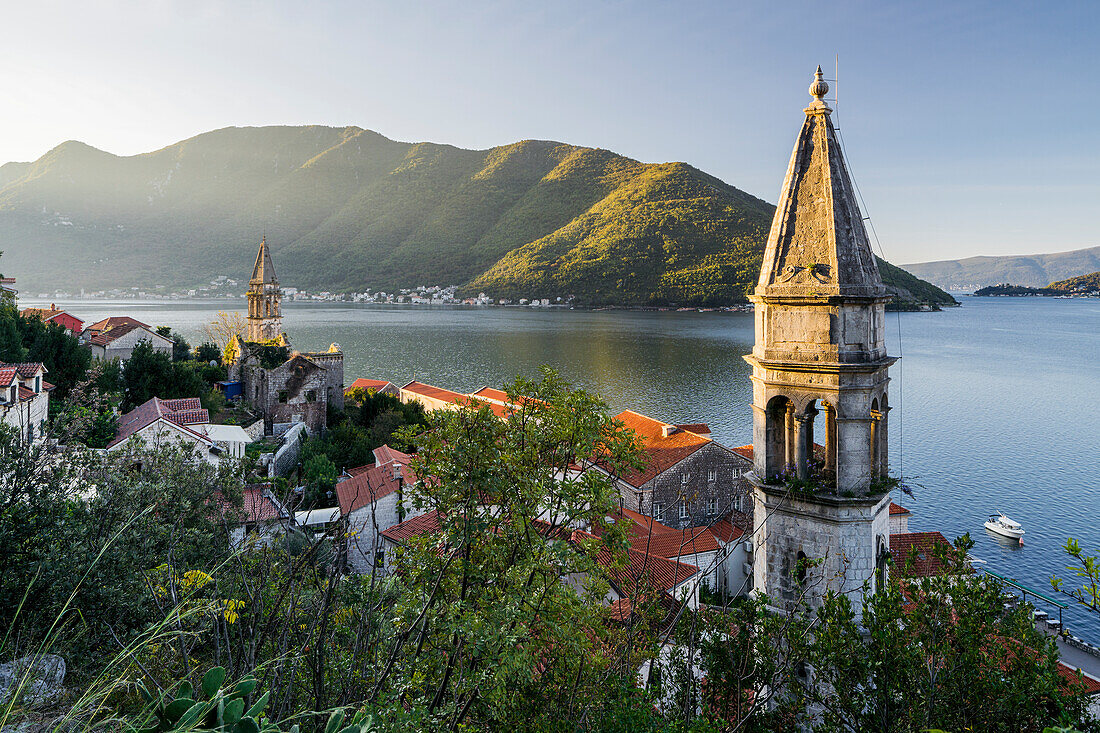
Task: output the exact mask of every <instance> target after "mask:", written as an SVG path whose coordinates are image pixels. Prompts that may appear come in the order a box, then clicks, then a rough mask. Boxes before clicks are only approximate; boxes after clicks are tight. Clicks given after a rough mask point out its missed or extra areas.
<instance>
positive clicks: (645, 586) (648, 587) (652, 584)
mask: <svg viewBox="0 0 1100 733" xmlns="http://www.w3.org/2000/svg"><path fill="white" fill-rule="evenodd" d="M586 538H592V539H595V535H592V534H589V533H588V532H582V531H580V530H578V531H576V532H574V533H573V536H572V538H571V541H573V542H580V541H582V540H584V539H586ZM626 552H627V565H626V567H622V568H619V567H612V559H613V558H612V554H611V551H610V550H608V549H607V548H601V549H600V550H599V552H598V553H597V554H596V561H597V562H598V563H600V564H601V565H603V566H604V568H606V569H607V573H608V576H609V577H610V578H611V581H612V582H613V583H614V584H615V587H616V588H618V589H619V592H620V595H625V596H627V597H628V598H636V597H638V596H640V595H643V594H645V593H647V592H648V591H658V592H662V593H663V592H668V591H671V590H672V589H674V588H675V587H676V586H678V585H680V584H682V583H684V582H685V581H687V580H690V579H691V578H693V577H695V576H696V575H698V574H699V568H697V567H695V566H694V565H689V564H688V563H685V562H679V561H677V560H668V559H666V558H663V557H660V556H658V555H651V554H649V553H647V552H643V551H641V550H636V549H634V548H630V549H628V550H627V551H626Z"/></svg>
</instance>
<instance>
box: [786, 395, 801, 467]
mask: <svg viewBox="0 0 1100 733" xmlns="http://www.w3.org/2000/svg"><path fill="white" fill-rule="evenodd" d="M784 443H785V444H786V446H787V448H786V451H787V452H786V457H785V459H784V460H785V465H784V466H783V469H784V470H785V471H789V470H791V469H792V468H794V466H795V464H796V463H797V461H798V452H797V448H796V447H795V445H796V437H795V428H794V404H793V403H790V402H788V403H787V417H786V440H785V441H784Z"/></svg>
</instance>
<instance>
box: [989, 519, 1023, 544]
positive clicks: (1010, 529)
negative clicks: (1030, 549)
mask: <svg viewBox="0 0 1100 733" xmlns="http://www.w3.org/2000/svg"><path fill="white" fill-rule="evenodd" d="M985 528H986V529H988V530H989V531H990V532H994V533H996V534H999V535H1001V536H1002V537H1008V538H1009V539H1013V540H1017V541H1018V542H1019V543H1020V544H1021V545H1022V544H1023V543H1024V528H1023V527H1021V526H1020V523H1019V522H1014V521H1012V520H1011V519H1009V518H1008V517H1006V516H1005V513H1004V512H1000V511H999V512H997V513H996V514H990V515H989V521H988V522H986V523H985Z"/></svg>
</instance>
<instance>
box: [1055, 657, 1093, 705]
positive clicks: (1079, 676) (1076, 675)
mask: <svg viewBox="0 0 1100 733" xmlns="http://www.w3.org/2000/svg"><path fill="white" fill-rule="evenodd" d="M1058 676H1059V677H1061V678H1062V679H1063V680H1065V681H1066V682H1068V683H1069V684H1071V685H1077V684H1080V685H1081V686H1082V687H1083V688H1084V689H1083V690H1082V691H1083V692H1084V693H1085V694H1086V695H1088V696H1090V697H1092V696H1095V695H1100V680H1098V679H1096V678H1095V677H1093V676H1091V675H1087V674H1084V673H1083V672H1082V671H1081V670H1079V669H1077V668H1076V667H1071V666H1070V665H1068V664H1066V663H1065V662H1061V661H1060V662H1058Z"/></svg>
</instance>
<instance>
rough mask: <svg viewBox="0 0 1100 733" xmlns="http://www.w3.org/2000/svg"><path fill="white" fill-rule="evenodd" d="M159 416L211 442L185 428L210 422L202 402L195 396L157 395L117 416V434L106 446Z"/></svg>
mask: <svg viewBox="0 0 1100 733" xmlns="http://www.w3.org/2000/svg"><path fill="white" fill-rule="evenodd" d="M161 418H164V419H166V420H169V421H171V422H173V423H175V424H176V425H179V426H180V427H182V428H183V429H184V430H186V431H187V432H189V433H191V434H193V435H195V436H197V437H198V438H200V439H201V440H202V442H204V443H209V442H211V441H210V440H209V439H208V438H207V437H206V436H203V435H199V434H198V433H196V432H195V431H193V430H190V429H189V428H187V426H188V425H196V424H201V423H208V422H210V414H209V413H208V412H207V411H206V410H204V409H202V403H201V402H200V401H199V399H198V398H197V397H184V398H182V399H175V400H162V399H160V398H158V397H152V398H150V399H149V400H147V401H146V402H144V403H142V404H140V405H138V406H137V407H135V408H134V409H132V410H130V411H129V412H127V413H126V414H125V415H123V416H122V417H121V418H119V420H118V435H116V436H115V439H114V440H112V441H111V442H110V443H108V444H107V447H108V448H111V447H113V446H115V445H117V444H119V443H121V442H122V441H124V440H126V439H127V438H129V437H130V436H131V435H133V434H134V433H136V432H138V431H139V430H143V429H144V428H146V427H148V426H149V425H152V424H153V423H154V422H156V421H157V420H159V419H161Z"/></svg>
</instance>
